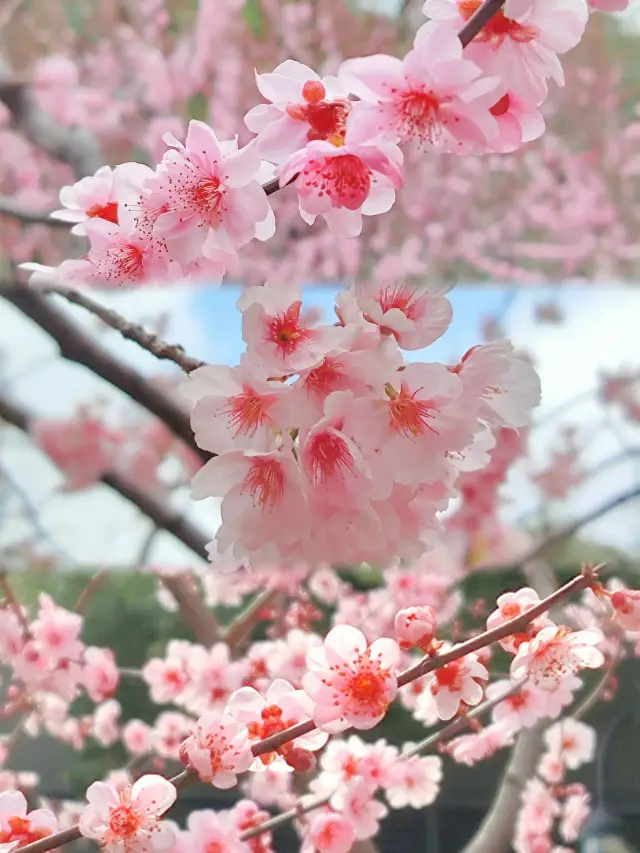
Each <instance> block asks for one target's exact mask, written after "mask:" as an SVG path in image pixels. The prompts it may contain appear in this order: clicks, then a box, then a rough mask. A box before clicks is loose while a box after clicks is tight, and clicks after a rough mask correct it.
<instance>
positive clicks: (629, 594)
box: [611, 589, 640, 631]
mask: <svg viewBox="0 0 640 853" xmlns="http://www.w3.org/2000/svg"><path fill="white" fill-rule="evenodd" d="M611 605H612V607H613V609H614V610H615V612H616V614H615V615H616V620H617V622H618V623H619V624H620V626H621V627H622V628H624V630H625V631H640V590H638V589H619V590H616V592H614V593H613V595H612V596H611Z"/></svg>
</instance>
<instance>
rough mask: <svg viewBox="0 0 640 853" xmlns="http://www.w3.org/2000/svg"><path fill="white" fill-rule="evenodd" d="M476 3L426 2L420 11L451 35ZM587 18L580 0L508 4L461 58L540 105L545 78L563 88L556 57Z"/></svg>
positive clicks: (476, 0) (466, 0)
mask: <svg viewBox="0 0 640 853" xmlns="http://www.w3.org/2000/svg"><path fill="white" fill-rule="evenodd" d="M480 2H481V0H426V3H425V4H424V6H423V11H424V13H425V15H427V16H428V17H430V18H433V19H436V20H438V21H443V22H445V21H446V23H447V25H451V26H452V28H453V29H455V30H456V31H457V30H458V29H459V28H460V26H461V25H462V24H463V23H464V22H465V21H467V20H469V18H470V17H471V15H473V13H474V12H475V11H476V9H477V8H478V7H479V6H480ZM559 18H561V19H562V22H563V23H562V26H561V27H558V25H557V21H558V19H559ZM587 19H588V8H587V5H586V3H585V2H584V0H552V2H551V3H550V4H549V3H548V2H544V0H525V2H521V0H520V1H519V0H508V2H507V3H506V4H505V7H504V9H500V10H498V12H497V14H495V15H494V16H493V17H492V19H491V20H490V21H489V23H488V24H485V26H484V27H483V28H482V29H481V31H480V33H479V34H478V35H477V36H476V37H475V38H474V40H473V41H472V42H471V44H469V45H468V46H467V47H466V48H465V56H466V57H468V59H470V60H472V61H473V62H475V63H476V64H477V65H479V66H480V68H481V69H482V71H483V72H484V73H485V74H487V75H490V76H496V77H500V78H501V79H502V80H503V81H504V83H506V84H508V85H509V87H510V88H511V89H513V91H514V92H516V93H517V94H518V96H519V97H521V98H523V100H525V101H528V102H529V103H540V102H541V101H542V100H544V98H545V97H546V94H547V85H546V80H547V78H551V79H553V80H554V82H555V83H557V84H558V85H559V86H562V85H564V74H563V71H562V66H561V65H560V62H559V60H558V56H557V55H558V54H562V53H566V51H568V50H570V49H571V48H572V47H575V46H576V44H577V43H578V42H579V41H580V39H581V38H582V34H583V32H584V28H585V26H586V23H587Z"/></svg>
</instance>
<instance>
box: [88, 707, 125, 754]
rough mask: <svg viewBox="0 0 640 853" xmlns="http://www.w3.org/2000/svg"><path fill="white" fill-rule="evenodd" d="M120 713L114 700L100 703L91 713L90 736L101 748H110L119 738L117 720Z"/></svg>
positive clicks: (119, 708) (120, 709)
mask: <svg viewBox="0 0 640 853" xmlns="http://www.w3.org/2000/svg"><path fill="white" fill-rule="evenodd" d="M121 712H122V707H121V706H120V703H119V702H117V701H116V700H115V699H108V700H107V701H106V702H102V703H101V704H100V705H98V706H97V707H96V709H95V711H94V712H93V719H92V721H91V734H92V736H93V737H94V738H95V740H97V741H98V743H99V744H101V745H102V746H111V745H112V744H114V743H115V742H116V741H117V740H118V738H119V737H120V730H119V728H118V720H119V718H120V714H121Z"/></svg>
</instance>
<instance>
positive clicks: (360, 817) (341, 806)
mask: <svg viewBox="0 0 640 853" xmlns="http://www.w3.org/2000/svg"><path fill="white" fill-rule="evenodd" d="M375 792H376V788H375V787H374V786H372V785H371V783H369V782H367V781H366V779H354V780H353V781H352V782H349V783H348V784H347V785H345V786H344V787H342V788H340V789H339V790H338V791H336V793H335V794H334V795H333V797H332V798H331V805H332V807H333V808H334V809H335V810H336V811H338V812H340V813H341V814H342V815H344V816H345V817H346V818H347V819H348V820H349V821H350V823H351V825H352V826H353V830H354V833H355V836H356V838H357V839H358V840H359V841H361V840H363V839H365V838H371V837H372V836H374V835H375V834H376V832H377V831H378V821H380V820H381V819H382V818H383V817H385V816H386V815H387V814H388V809H387V807H386V806H385V805H383V803H381V802H379V801H378V800H376V799H375V797H374V795H375Z"/></svg>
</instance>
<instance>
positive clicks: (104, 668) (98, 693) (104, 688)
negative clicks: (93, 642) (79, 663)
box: [81, 646, 120, 702]
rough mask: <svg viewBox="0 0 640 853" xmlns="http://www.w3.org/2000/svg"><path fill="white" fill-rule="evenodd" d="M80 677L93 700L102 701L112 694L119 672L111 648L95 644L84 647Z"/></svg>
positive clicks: (116, 685) (118, 678)
mask: <svg viewBox="0 0 640 853" xmlns="http://www.w3.org/2000/svg"><path fill="white" fill-rule="evenodd" d="M81 679H82V684H83V685H84V688H85V690H86V691H87V695H88V696H89V698H90V699H92V700H93V701H94V702H104V700H105V699H108V698H109V697H110V696H113V694H114V692H115V690H116V688H117V687H118V682H119V680H120V672H119V670H118V666H117V664H116V660H115V655H114V654H113V652H112V651H111V649H98V648H96V647H95V646H89V647H88V648H86V649H85V651H84V667H83V669H82V676H81Z"/></svg>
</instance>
